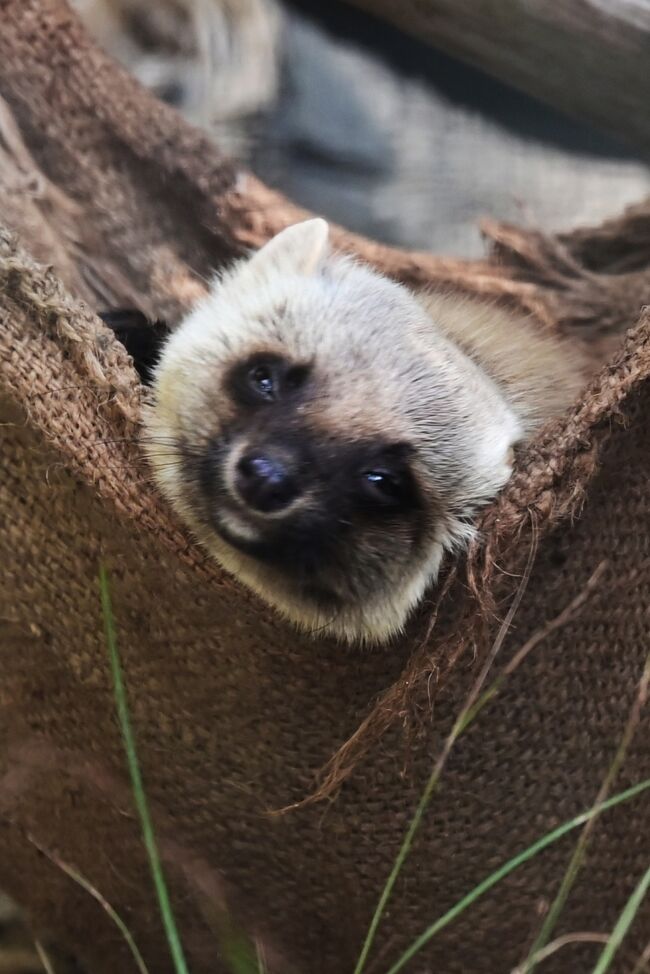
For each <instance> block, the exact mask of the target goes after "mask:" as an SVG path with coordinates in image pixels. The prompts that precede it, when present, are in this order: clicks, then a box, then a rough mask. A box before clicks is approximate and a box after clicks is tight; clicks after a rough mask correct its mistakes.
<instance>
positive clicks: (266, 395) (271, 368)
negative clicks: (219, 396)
mask: <svg viewBox="0 0 650 974" xmlns="http://www.w3.org/2000/svg"><path fill="white" fill-rule="evenodd" d="M309 373H310V366H309V365H307V364H305V363H293V362H289V361H287V360H286V359H284V358H282V356H281V355H276V354H273V353H271V352H268V353H267V352H259V353H258V354H256V355H252V356H250V357H249V358H248V359H247V360H246V361H245V362H240V363H238V364H237V365H236V366H235V367H234V368H233V369H231V371H230V373H229V374H228V376H227V378H226V388H227V390H228V392H229V393H230V395H231V396H232V398H233V400H234V402H235V403H236V404H237V405H238V406H244V407H249V408H259V407H260V406H262V405H265V404H269V403H274V402H281V401H286V400H288V399H292V398H294V397H295V395H296V393H297V392H299V391H300V390H301V389H302V387H303V386H304V385H305V384H306V382H307V380H308V378H309Z"/></svg>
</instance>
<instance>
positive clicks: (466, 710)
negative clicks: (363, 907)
mask: <svg viewBox="0 0 650 974" xmlns="http://www.w3.org/2000/svg"><path fill="white" fill-rule="evenodd" d="M536 551H537V529H536V527H535V526H534V525H533V543H532V545H531V548H530V551H529V553H528V561H527V563H526V568H525V571H524V574H523V576H522V578H521V580H520V583H519V586H518V588H517V591H516V593H515V596H514V599H513V600H512V603H511V605H510V608H509V609H508V612H507V613H506V617H505V619H504V620H503V622H502V623H501V626H500V627H499V632H498V633H497V636H496V639H495V641H494V643H493V644H492V648H491V650H490V652H489V653H488V655H487V658H486V660H485V662H484V663H483V667H482V669H481V672H480V674H479V677H478V680H476V682H475V683H474V685H473V687H472V689H471V691H470V694H469V696H468V698H467V700H466V701H465V704H464V706H463V707H462V709H461V711H460V713H459V715H458V717H457V718H456V720H455V721H454V725H453V727H452V729H451V732H450V733H449V736H448V737H447V740H446V741H445V745H444V747H443V749H442V753H441V754H440V757H439V758H438V760H437V761H436V763H435V765H434V767H433V770H432V772H431V774H430V775H429V778H428V781H427V783H426V785H425V788H424V791H423V792H422V796H421V798H420V801H419V802H418V805H417V808H416V810H415V813H414V815H413V818H412V819H411V823H410V825H409V827H408V830H407V832H406V835H405V836H404V839H403V840H402V844H401V846H400V848H399V852H398V853H397V857H396V858H395V862H394V863H393V868H392V869H391V871H390V874H389V876H388V879H387V880H386V883H385V885H384V888H383V890H382V893H381V896H380V897H379V902H378V903H377V906H376V907H375V912H374V913H373V915H372V919H371V921H370V926H369V927H368V932H367V933H366V937H365V940H364V942H363V946H362V948H361V953H360V954H359V959H358V961H357V963H356V967H355V968H354V974H362V971H363V969H364V967H365V965H366V960H367V959H368V954H369V953H370V949H371V947H372V945H373V942H374V939H375V936H376V934H377V929H378V927H379V924H380V922H381V919H382V916H383V915H384V911H385V909H386V904H387V903H388V900H389V899H390V896H391V894H392V892H393V887H394V886H395V883H396V881H397V877H398V876H399V874H400V872H401V870H402V866H403V865H404V862H405V860H406V858H407V856H408V854H409V852H410V851H411V846H412V845H413V840H414V838H415V835H416V833H417V831H418V829H419V828H420V823H421V822H422V818H423V816H424V813H425V812H426V810H427V806H428V804H429V802H430V801H431V796H432V795H433V792H434V789H435V788H436V786H437V784H438V781H439V780H440V776H441V774H442V772H443V770H444V767H445V764H446V761H447V758H448V757H449V755H450V753H451V751H452V749H453V747H454V745H455V744H456V741H457V740H458V738H459V737H460V735H461V734H462V733H463V732H464V731H465V730H467V728H468V727H469V725H470V724H471V723H472V721H473V720H474V718H475V717H476V716H477V714H478V713H479V712H480V710H481V709H482V706H483V704H484V703H487V701H488V700H489V699H491V697H492V696H493V694H494V693H496V692H497V691H498V686H497V687H496V689H494V691H493V690H492V688H488V690H487V691H485V692H484V694H483V696H481V695H480V694H481V688H482V687H483V685H484V683H485V680H486V678H487V675H488V672H489V670H490V667H491V666H492V663H493V662H494V660H495V658H496V656H497V654H498V653H499V650H500V649H501V647H502V645H503V642H504V640H505V638H506V635H507V633H508V631H509V629H510V626H511V624H512V620H513V619H514V617H515V614H516V612H517V609H518V607H519V604H520V602H521V600H522V598H523V595H524V592H525V591H526V585H527V584H528V579H529V578H530V573H531V571H532V567H533V562H534V560H535V553H536ZM499 685H500V684H499ZM484 698H485V699H484Z"/></svg>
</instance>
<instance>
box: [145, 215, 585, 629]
mask: <svg viewBox="0 0 650 974" xmlns="http://www.w3.org/2000/svg"><path fill="white" fill-rule="evenodd" d="M259 350H265V351H271V352H275V353H278V354H281V355H282V356H284V357H285V358H287V359H290V360H295V361H297V362H303V361H309V362H312V363H313V372H314V382H315V389H316V393H315V394H314V397H313V399H311V400H310V401H308V402H305V403H303V404H302V405H301V406H300V414H301V415H300V420H301V421H304V422H305V423H307V424H308V425H309V427H310V428H311V429H314V430H320V431H322V436H323V438H324V439H326V438H327V437H328V436H332V435H336V434H340V435H341V436H344V437H345V438H347V439H350V438H352V439H355V438H358V439H359V440H363V439H366V440H367V439H368V438H369V437H370V438H372V437H373V436H376V437H382V438H389V439H394V440H395V441H402V440H406V441H408V442H410V443H412V444H413V446H414V448H415V457H414V461H413V465H414V470H415V474H416V476H417V478H418V481H419V483H420V485H421V486H422V489H423V492H424V494H425V496H426V497H428V498H430V503H431V505H432V509H433V508H435V510H436V511H437V512H438V514H437V516H436V519H435V524H434V526H433V527H432V528H431V529H430V531H429V535H428V541H427V545H426V550H425V551H424V552H420V554H419V555H418V557H417V558H414V559H413V560H412V561H410V562H409V563H407V564H404V565H401V564H400V566H398V567H399V570H397V566H393V568H394V569H395V577H393V576H392V575H391V570H392V569H391V566H387V569H386V574H387V580H390V584H388V583H387V584H386V585H385V586H382V585H379V586H378V589H377V591H376V592H375V593H374V594H373V593H372V592H367V593H366V594H365V595H364V597H363V599H361V600H360V601H358V602H356V603H355V602H354V601H351V602H350V604H349V606H348V607H347V608H346V610H345V611H344V612H341V613H338V614H337V616H336V618H331V619H328V618H325V617H324V616H323V613H322V612H321V611H319V610H318V609H317V608H316V607H315V606H314V605H310V604H309V602H308V601H306V600H305V599H304V598H302V596H301V595H300V594H299V593H297V592H296V590H295V586H294V585H293V584H292V583H291V582H290V580H288V579H286V578H283V577H282V576H281V574H280V573H278V572H277V571H271V570H269V569H268V568H267V567H266V566H264V565H261V564H258V563H257V562H256V561H255V560H254V559H252V558H251V557H249V556H247V555H243V554H241V553H240V552H239V551H238V550H237V549H235V548H233V547H232V546H231V545H229V544H228V543H227V542H225V541H224V540H223V539H221V538H220V537H219V536H218V535H216V534H215V532H214V531H213V530H211V529H210V528H209V526H206V523H205V520H204V518H202V517H201V516H200V514H199V511H198V510H197V507H196V504H195V502H194V501H193V500H192V498H191V497H190V496H189V495H188V491H187V489H186V487H185V486H184V480H183V477H182V475H181V461H180V459H179V461H178V463H175V464H171V465H170V464H169V461H168V460H164V459H163V460H161V459H159V457H158V453H159V452H160V451H159V448H157V447H156V442H165V443H166V444H167V449H168V450H169V449H173V447H171V446H170V444H173V443H175V442H177V441H178V440H179V438H182V439H184V440H185V442H189V443H190V444H192V445H193V446H194V448H195V449H197V450H199V451H200V449H201V448H202V446H203V448H204V447H205V444H206V443H207V442H208V441H209V438H210V437H211V436H213V435H214V433H215V430H219V429H220V428H221V427H222V426H223V425H225V424H226V423H227V422H228V420H229V419H231V418H232V415H233V410H234V408H235V407H234V406H233V404H232V403H231V402H230V400H229V398H228V395H227V393H226V392H225V391H224V390H223V388H222V385H221V380H222V377H223V376H224V374H225V371H226V370H227V369H228V368H229V367H231V366H232V365H233V364H234V363H235V362H237V361H240V360H243V359H245V358H246V357H247V356H248V355H250V354H251V353H252V352H257V351H259ZM579 382H580V375H579V370H578V369H577V368H576V365H575V362H574V361H573V360H572V359H571V356H570V355H569V354H568V353H567V350H566V347H564V346H562V345H561V344H560V342H559V340H557V339H556V338H554V337H553V336H549V335H546V334H544V333H542V332H540V331H539V330H538V328H537V327H536V326H533V325H532V324H530V323H529V322H527V321H522V320H518V319H515V318H513V317H512V316H511V315H510V314H508V313H506V312H504V311H502V310H500V309H497V308H494V307H491V306H490V305H487V304H486V305H484V304H478V303H476V302H471V301H468V300H466V299H461V298H458V297H456V296H452V295H440V294H420V295H413V294H412V293H411V292H409V291H408V290H407V289H406V288H404V287H402V286H400V285H398V284H395V283H394V282H392V281H389V280H388V279H386V278H384V277H382V276H381V275H379V274H377V273H376V272H374V271H373V270H371V269H370V268H368V267H366V266H364V265H362V264H360V263H357V262H355V261H353V260H350V259H348V258H344V257H341V256H336V255H332V254H330V252H329V246H328V227H327V224H326V223H325V221H324V220H319V219H315V220H309V221H306V222H305V223H302V224H297V225H295V226H292V227H289V228H287V229H286V230H284V231H283V232H282V233H280V234H278V235H277V236H276V237H275V238H274V239H273V240H271V241H270V242H269V243H268V244H267V245H266V246H265V247H263V248H262V249H261V250H260V251H259V252H258V253H257V254H255V255H254V256H253V257H252V258H250V259H249V260H246V261H243V262H240V263H239V264H238V265H236V266H235V267H234V268H233V269H232V270H230V271H229V272H227V273H226V274H225V275H223V277H221V278H220V279H218V280H216V281H215V282H214V284H213V286H212V288H211V290H210V293H209V295H208V296H207V297H206V298H205V300H204V301H202V302H201V304H200V305H198V306H197V307H196V308H195V309H194V310H193V311H192V313H191V314H190V315H188V317H187V318H186V319H185V321H184V322H183V323H182V324H181V325H180V327H179V328H178V330H177V331H176V332H175V333H174V334H173V335H172V337H171V338H170V340H169V342H168V344H167V346H166V348H165V350H164V352H163V355H162V358H161V360H160V363H159V366H158V368H157V372H156V377H155V394H156V403H155V406H154V407H153V409H152V410H151V412H150V414H149V416H148V419H147V433H148V436H149V438H150V445H149V446H148V452H149V455H150V461H151V464H152V466H153V468H154V472H155V474H156V477H157V480H158V483H159V486H160V488H161V490H162V491H163V493H164V494H165V495H166V496H167V497H168V499H169V500H170V501H171V503H172V504H173V505H174V506H175V507H176V509H177V510H178V511H179V513H180V514H181V516H182V517H183V518H184V519H185V521H186V522H187V523H188V524H189V525H190V527H191V528H192V529H193V530H194V532H195V533H196V535H197V537H198V538H199V540H200V541H201V542H202V543H203V544H205V545H206V546H207V547H208V549H209V550H210V552H211V553H212V554H213V555H214V556H215V557H216V558H217V559H218V560H219V561H220V562H221V563H222V564H223V565H224V567H225V568H226V569H227V570H229V571H231V572H232V573H233V574H235V575H237V576H238V577H239V578H241V579H242V581H244V582H245V583H246V584H247V585H249V586H250V587H251V588H253V589H254V590H255V591H257V592H258V593H259V594H260V595H261V596H262V597H263V598H265V599H266V600H267V601H268V602H270V603H271V604H272V605H274V606H275V607H276V608H278V609H279V610H280V611H281V612H283V613H284V614H285V615H286V616H287V617H288V618H290V619H292V620H293V621H294V622H296V623H298V624H299V625H301V626H302V627H306V628H309V629H317V630H323V631H327V632H330V633H334V634H336V635H339V636H342V637H344V638H346V639H348V640H351V641H352V640H362V641H364V640H365V641H382V640H385V639H387V638H389V637H390V636H391V635H392V634H394V633H395V632H397V631H399V630H400V629H402V628H403V626H404V623H405V620H406V619H407V617H408V615H409V614H410V612H411V611H412V609H413V608H414V607H415V606H416V605H417V604H418V602H419V601H420V600H421V599H422V597H423V595H424V593H425V591H426V589H427V587H428V586H429V585H430V584H431V583H432V582H433V581H435V579H436V577H437V575H438V572H439V570H440V564H441V562H442V559H443V556H444V553H445V551H450V550H456V549H458V548H461V547H463V545H464V544H466V543H467V540H468V538H469V537H471V534H472V528H471V518H472V516H473V515H474V514H475V512H476V510H477V508H478V507H479V506H480V505H482V504H484V503H486V502H487V501H489V500H490V499H491V498H493V497H494V496H495V494H496V493H497V492H498V491H499V490H500V488H501V487H502V486H503V484H504V483H505V482H506V481H507V479H508V477H509V476H510V471H511V464H512V448H513V446H514V445H515V444H516V443H517V442H519V441H521V440H522V439H523V438H524V437H526V436H528V435H530V433H531V432H532V431H533V430H534V429H535V428H536V427H537V426H538V425H539V424H540V423H541V422H542V421H543V420H545V419H546V418H548V417H549V416H552V415H554V414H556V413H557V412H558V411H559V410H561V409H563V408H564V407H565V406H566V405H567V404H568V403H569V401H570V400H571V399H572V397H573V396H574V395H575V393H576V392H577V389H578V388H579ZM242 442H243V441H242V440H240V441H239V442H238V443H236V444H234V445H233V447H232V449H233V455H234V453H235V451H237V450H240V451H241V449H242ZM300 503H309V498H307V499H301V500H300ZM428 503H429V501H428ZM220 517H223V518H225V519H226V520H225V521H223V522H222V523H224V524H227V526H228V525H229V526H230V528H231V530H232V531H233V533H234V534H235V535H236V536H238V537H249V538H250V537H255V536H256V534H257V533H258V532H260V531H263V529H264V516H262V515H256V514H253V513H251V512H242V511H232V510H230V509H229V510H228V511H227V512H226V513H225V514H224V513H223V512H222V513H221V514H220ZM380 543H381V542H380V540H379V541H378V540H377V539H374V540H373V544H380ZM387 543H388V539H387ZM387 550H392V549H390V546H388V548H387ZM360 581H362V580H360Z"/></svg>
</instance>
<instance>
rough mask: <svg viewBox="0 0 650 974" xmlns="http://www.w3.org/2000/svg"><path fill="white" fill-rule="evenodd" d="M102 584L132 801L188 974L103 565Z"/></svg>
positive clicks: (169, 930)
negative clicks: (138, 747)
mask: <svg viewBox="0 0 650 974" xmlns="http://www.w3.org/2000/svg"><path fill="white" fill-rule="evenodd" d="M99 584H100V590H101V598H102V611H103V615H104V627H105V631H106V644H107V646H108V652H109V656H110V662H111V672H112V675H113V689H114V693H115V704H116V708H117V716H118V721H119V724H120V729H121V731H122V738H123V740H124V748H125V751H126V758H127V763H128V766H129V774H130V776H131V786H132V788H133V798H134V801H135V806H136V809H137V812H138V817H139V819H140V826H141V829H142V837H143V840H144V845H145V849H146V851H147V856H148V858H149V866H150V869H151V875H152V877H153V882H154V886H155V889H156V895H157V897H158V905H159V907H160V915H161V917H162V922H163V926H164V929H165V934H166V936H167V942H168V944H169V949H170V951H171V955H172V959H173V962H174V968H175V970H176V974H188V968H187V964H186V962H185V955H184V953H183V947H182V944H181V940H180V936H179V934H178V929H177V927H176V921H175V919H174V914H173V911H172V907H171V903H170V900H169V893H168V891H167V884H166V882H165V877H164V873H163V868H162V863H161V861H160V856H159V854H158V846H157V845H156V839H155V835H154V830H153V824H152V822H151V816H150V814H149V805H148V802H147V797H146V794H145V790H144V785H143V783H142V775H141V773H140V764H139V762H138V756H137V752H136V748H135V738H134V735H133V730H132V728H131V719H130V717H129V709H128V703H127V698H126V689H125V686H124V680H123V678H122V667H121V665H120V657H119V653H118V649H117V638H116V634H115V621H114V618H113V609H112V606H111V596H110V590H109V584H108V574H107V572H106V568H105V566H104V565H101V566H100V571H99Z"/></svg>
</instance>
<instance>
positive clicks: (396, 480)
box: [361, 469, 404, 504]
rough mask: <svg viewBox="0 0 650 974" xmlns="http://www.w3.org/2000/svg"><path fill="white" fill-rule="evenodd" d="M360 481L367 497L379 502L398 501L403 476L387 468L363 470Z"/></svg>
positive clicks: (402, 484) (389, 502)
mask: <svg viewBox="0 0 650 974" xmlns="http://www.w3.org/2000/svg"><path fill="white" fill-rule="evenodd" d="M361 483H362V485H363V488H364V491H365V493H366V494H367V496H368V497H370V498H371V499H372V500H374V501H376V502H378V503H380V504H391V503H395V502H396V501H398V500H399V499H400V497H401V494H402V489H403V486H404V482H403V478H402V477H401V476H400V475H399V474H397V473H395V472H393V471H389V470H380V469H377V470H364V472H363V473H362V475H361Z"/></svg>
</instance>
